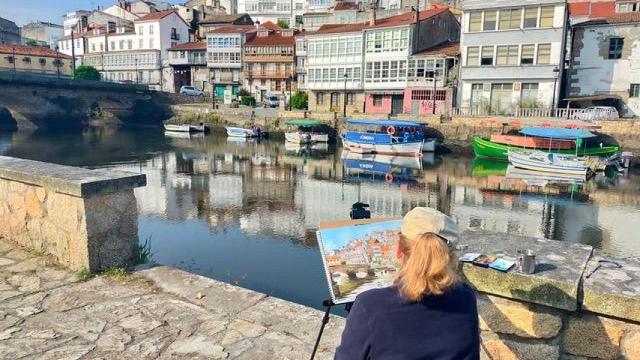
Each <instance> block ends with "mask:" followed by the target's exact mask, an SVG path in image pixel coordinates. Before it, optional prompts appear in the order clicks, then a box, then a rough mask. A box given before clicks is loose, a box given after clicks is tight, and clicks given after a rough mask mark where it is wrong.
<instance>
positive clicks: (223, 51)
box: [206, 25, 256, 99]
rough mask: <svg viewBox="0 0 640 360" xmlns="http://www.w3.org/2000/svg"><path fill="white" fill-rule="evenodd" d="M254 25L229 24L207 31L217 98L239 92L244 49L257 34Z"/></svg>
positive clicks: (208, 61) (210, 67) (211, 74)
mask: <svg viewBox="0 0 640 360" xmlns="http://www.w3.org/2000/svg"><path fill="white" fill-rule="evenodd" d="M255 33H256V27H255V26H253V25H228V26H223V27H221V28H217V29H215V30H212V31H211V32H209V33H207V40H206V41H207V67H208V68H209V69H210V79H211V81H212V83H213V84H214V93H215V95H216V98H218V99H223V98H224V95H225V91H228V92H230V93H231V95H232V96H236V95H237V94H238V90H240V87H241V85H242V57H243V56H242V49H243V46H244V44H245V42H246V41H247V38H249V39H251V38H253V37H254V36H255Z"/></svg>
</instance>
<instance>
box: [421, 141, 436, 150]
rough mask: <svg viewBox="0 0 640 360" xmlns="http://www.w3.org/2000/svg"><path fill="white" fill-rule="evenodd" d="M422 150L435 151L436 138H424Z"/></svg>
mask: <svg viewBox="0 0 640 360" xmlns="http://www.w3.org/2000/svg"><path fill="white" fill-rule="evenodd" d="M422 151H424V152H434V151H436V139H425V140H424V141H423V143H422Z"/></svg>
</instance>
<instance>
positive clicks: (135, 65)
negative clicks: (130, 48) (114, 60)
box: [133, 55, 140, 85]
mask: <svg viewBox="0 0 640 360" xmlns="http://www.w3.org/2000/svg"><path fill="white" fill-rule="evenodd" d="M133 64H134V65H133V66H134V69H135V72H136V85H138V84H140V79H139V78H138V55H135V56H134V57H133Z"/></svg>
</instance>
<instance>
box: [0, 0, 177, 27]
mask: <svg viewBox="0 0 640 360" xmlns="http://www.w3.org/2000/svg"><path fill="white" fill-rule="evenodd" d="M116 2H117V0H0V17H3V18H5V19H9V20H11V21H14V22H15V23H16V24H18V26H22V25H24V24H27V23H29V22H31V21H38V20H40V21H48V22H52V23H54V24H60V25H62V15H64V14H65V13H66V12H69V11H73V10H92V9H95V8H96V7H98V6H100V7H107V6H111V5H113V4H115V3H116ZM170 2H172V3H181V2H184V0H182V1H176V0H172V1H170Z"/></svg>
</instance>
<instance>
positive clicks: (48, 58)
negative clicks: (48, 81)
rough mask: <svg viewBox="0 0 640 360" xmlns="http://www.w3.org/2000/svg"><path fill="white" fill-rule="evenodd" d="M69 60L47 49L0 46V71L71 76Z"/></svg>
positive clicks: (10, 45)
mask: <svg viewBox="0 0 640 360" xmlns="http://www.w3.org/2000/svg"><path fill="white" fill-rule="evenodd" d="M72 68H73V66H72V65H71V58H70V57H69V56H66V55H65V54H62V53H60V52H58V51H55V50H52V49H50V48H48V47H41V46H25V45H14V44H0V71H16V72H27V73H37V74H46V75H52V76H61V77H62V76H71V75H72V73H73V72H72Z"/></svg>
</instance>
